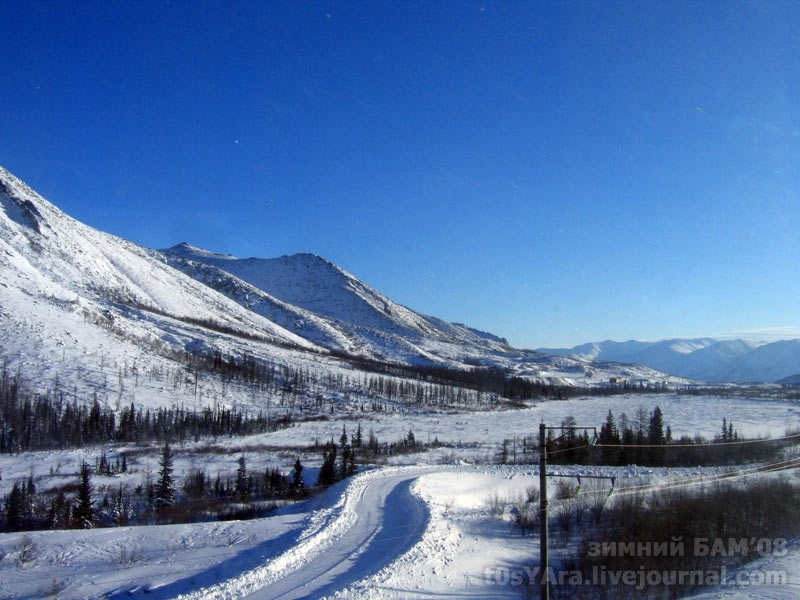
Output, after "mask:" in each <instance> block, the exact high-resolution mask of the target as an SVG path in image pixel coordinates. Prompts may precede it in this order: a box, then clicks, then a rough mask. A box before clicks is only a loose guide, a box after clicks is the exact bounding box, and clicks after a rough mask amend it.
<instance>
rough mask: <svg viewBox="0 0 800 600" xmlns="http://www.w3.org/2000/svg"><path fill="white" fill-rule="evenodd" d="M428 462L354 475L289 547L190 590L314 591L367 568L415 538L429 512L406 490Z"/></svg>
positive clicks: (324, 591) (290, 594)
mask: <svg viewBox="0 0 800 600" xmlns="http://www.w3.org/2000/svg"><path fill="white" fill-rule="evenodd" d="M432 471H433V469H431V468H429V467H427V468H414V467H411V468H407V469H388V470H386V471H373V472H370V473H365V474H363V475H359V476H357V477H356V478H355V479H354V480H353V481H352V482H350V484H349V485H348V486H347V487H346V489H345V491H344V493H343V495H342V498H341V499H340V500H339V502H338V503H337V504H336V505H335V506H333V507H332V508H329V509H325V510H324V511H321V513H320V514H319V515H315V517H314V518H312V519H311V523H310V524H309V526H308V527H307V528H306V530H305V531H304V533H303V534H302V535H301V536H300V538H299V539H298V542H297V544H295V545H294V546H293V547H292V548H291V549H288V550H287V551H286V552H284V553H283V554H281V555H279V556H277V557H275V558H273V559H272V560H270V561H269V562H268V563H267V564H265V565H264V566H262V567H259V568H257V569H254V570H252V571H247V572H244V573H240V574H238V575H236V576H234V577H232V578H230V579H228V580H226V581H223V582H219V583H218V584H217V585H215V586H213V587H212V588H207V589H205V590H203V591H199V592H197V593H195V594H191V595H189V596H187V597H189V598H198V599H199V598H203V599H211V598H215V599H216V598H226V599H230V598H249V599H253V600H297V599H300V598H320V597H323V596H326V595H330V594H333V593H335V592H336V591H338V590H341V589H343V588H345V587H347V586H349V585H350V584H352V583H354V582H356V581H358V580H360V579H362V578H364V577H367V576H369V575H372V574H373V573H375V572H377V571H378V570H380V569H381V568H383V567H385V566H386V565H388V564H389V563H391V562H392V561H393V560H395V559H396V558H398V557H399V556H401V555H402V554H403V553H405V552H406V551H407V550H409V549H410V548H411V547H412V546H413V545H414V544H415V543H416V542H418V541H419V540H420V539H421V538H422V534H423V533H424V532H425V528H426V527H427V524H428V518H429V513H428V509H427V506H426V505H425V503H424V502H423V501H422V500H421V499H420V498H418V497H417V496H415V495H414V494H413V493H412V492H411V485H412V483H413V482H414V480H415V479H416V478H418V477H419V476H421V475H423V474H425V473H430V472H432Z"/></svg>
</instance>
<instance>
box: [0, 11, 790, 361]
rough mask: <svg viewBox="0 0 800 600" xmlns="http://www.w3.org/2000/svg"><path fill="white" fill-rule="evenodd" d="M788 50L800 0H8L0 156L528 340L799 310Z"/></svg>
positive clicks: (737, 324) (46, 183)
mask: <svg viewBox="0 0 800 600" xmlns="http://www.w3.org/2000/svg"><path fill="white" fill-rule="evenodd" d="M798 59H800V3H797V2H794V1H787V2H770V1H768V0H763V1H762V0H759V1H754V2H737V1H731V2H716V1H707V2H669V1H664V2H649V1H646V0H645V1H636V2H613V1H605V0H603V1H598V2H588V1H586V2H544V1H542V2H533V1H531V2H471V1H455V0H453V1H447V0H441V1H433V0H423V1H419V2H403V1H399V2H392V3H383V2H374V1H364V2H354V1H347V2H344V1H342V2H313V1H308V2H288V1H287V2H270V1H263V2H262V1H259V2H256V1H244V2H243V1H239V2H235V1H234V2H230V1H224V2H223V1H220V2H208V1H202V0H195V1H173V2H166V1H163V0H159V1H157V2H156V1H149V0H142V1H139V2H122V1H112V2H108V1H102V2H88V1H81V0H72V1H69V2H67V1H62V2H52V1H46V0H42V1H26V2H17V1H14V0H5V1H3V2H0V131H1V132H2V134H0V164H2V165H3V166H5V167H6V168H8V169H9V170H11V171H12V172H14V173H15V174H16V175H17V176H19V177H21V178H22V179H24V180H25V181H26V182H27V183H29V184H30V185H31V186H32V187H33V188H34V189H36V190H37V191H39V192H40V193H42V194H43V195H44V196H45V197H46V198H48V199H49V200H51V201H52V202H54V203H55V204H56V205H58V206H59V207H60V208H62V209H63V210H65V211H66V212H67V213H69V214H71V215H72V216H74V217H76V218H78V219H80V220H82V221H84V222H86V223H88V224H90V225H92V226H94V227H97V228H99V229H103V230H106V231H109V232H111V233H114V234H117V235H120V236H122V237H125V238H127V239H130V240H132V241H135V242H138V243H140V244H143V245H146V246H149V247H154V248H162V247H167V246H171V245H173V244H175V243H178V242H181V241H188V242H190V243H192V244H195V245H198V246H201V247H205V248H207V249H209V250H215V251H219V252H228V253H231V254H235V255H236V256H240V257H249V256H260V257H274V256H280V255H283V254H292V253H295V252H312V253H315V254H319V255H321V256H323V257H325V258H327V259H329V260H331V261H333V262H334V263H336V264H338V265H339V266H341V267H343V268H344V269H346V270H348V271H350V272H351V273H353V274H354V275H356V276H357V277H359V278H360V279H362V280H364V281H365V282H366V283H368V284H370V285H372V286H373V287H375V288H376V289H378V290H379V291H381V292H383V293H384V294H386V295H388V296H389V297H391V298H392V299H394V300H396V301H398V302H400V303H402V304H405V305H407V306H409V307H411V308H413V309H415V310H418V311H420V312H423V313H426V314H432V315H435V316H438V317H441V318H444V319H447V320H450V321H458V322H465V323H467V324H469V325H471V326H474V327H477V328H481V329H485V330H489V331H491V332H493V333H496V334H499V335H503V336H505V337H507V338H508V339H509V341H511V342H512V343H513V344H514V345H516V346H521V347H530V348H533V347H541V346H571V345H575V344H578V343H582V342H587V341H596V340H604V339H615V340H626V339H631V338H636V339H641V340H651V339H662V338H669V337H674V336H705V335H709V336H715V335H722V334H733V333H742V332H750V331H761V330H766V329H772V328H780V329H787V330H791V332H793V333H798V332H800V262H799V260H798V257H800V242H798V239H799V238H800V235H798V233H799V232H800V172H798V168H799V165H800V100H798V99H800V70H799V69H798V68H797V64H798ZM773 333H774V332H773Z"/></svg>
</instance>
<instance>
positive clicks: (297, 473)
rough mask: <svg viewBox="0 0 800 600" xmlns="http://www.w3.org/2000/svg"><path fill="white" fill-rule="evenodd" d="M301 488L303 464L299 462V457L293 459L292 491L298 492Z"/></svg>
mask: <svg viewBox="0 0 800 600" xmlns="http://www.w3.org/2000/svg"><path fill="white" fill-rule="evenodd" d="M302 489H303V465H302V463H301V462H300V457H299V456H298V457H297V460H296V461H294V471H293V472H292V491H293V492H294V493H298V492H299V491H300V490H302Z"/></svg>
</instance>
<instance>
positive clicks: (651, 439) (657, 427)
mask: <svg viewBox="0 0 800 600" xmlns="http://www.w3.org/2000/svg"><path fill="white" fill-rule="evenodd" d="M666 440H667V438H666V435H665V434H664V415H663V414H662V412H661V409H660V408H659V407H658V406H656V407H655V408H654V409H653V412H652V413H651V414H650V424H649V425H648V428H647V444H648V446H650V447H649V448H648V453H647V454H648V459H649V462H650V464H651V465H655V466H661V465H663V464H664V448H663V447H661V446H664V444H665V443H666Z"/></svg>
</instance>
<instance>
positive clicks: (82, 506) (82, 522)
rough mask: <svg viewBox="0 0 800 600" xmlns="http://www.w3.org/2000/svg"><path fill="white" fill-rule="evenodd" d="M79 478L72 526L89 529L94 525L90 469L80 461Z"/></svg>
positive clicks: (92, 488)
mask: <svg viewBox="0 0 800 600" xmlns="http://www.w3.org/2000/svg"><path fill="white" fill-rule="evenodd" d="M80 477H81V480H80V483H79V484H78V492H77V494H76V497H75V510H74V511H73V513H72V526H73V527H75V528H77V529H91V528H92V527H93V526H94V507H93V506H92V493H93V492H94V487H93V486H92V471H91V469H90V468H89V465H88V464H87V463H85V462H84V463H81V475H80Z"/></svg>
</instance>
